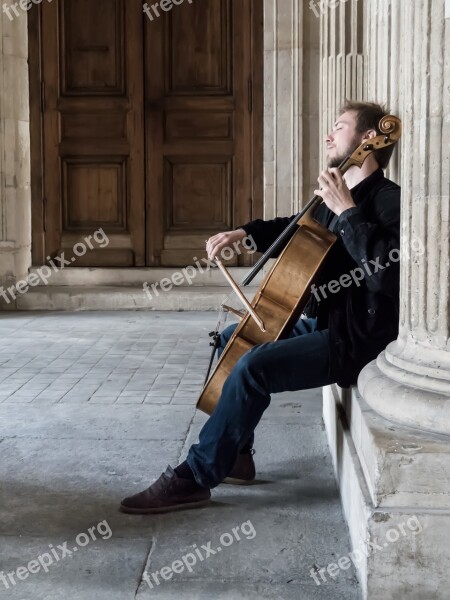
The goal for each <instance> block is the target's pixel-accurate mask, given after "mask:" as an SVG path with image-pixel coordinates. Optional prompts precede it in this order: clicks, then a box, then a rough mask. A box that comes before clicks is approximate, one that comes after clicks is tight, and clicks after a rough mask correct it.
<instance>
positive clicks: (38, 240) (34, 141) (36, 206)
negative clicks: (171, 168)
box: [27, 0, 264, 268]
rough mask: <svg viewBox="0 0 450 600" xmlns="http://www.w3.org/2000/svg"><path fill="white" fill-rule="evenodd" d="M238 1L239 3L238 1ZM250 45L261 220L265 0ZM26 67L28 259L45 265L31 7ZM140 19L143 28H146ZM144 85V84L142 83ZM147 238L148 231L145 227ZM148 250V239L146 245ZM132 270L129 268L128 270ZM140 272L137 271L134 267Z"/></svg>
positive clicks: (36, 24)
mask: <svg viewBox="0 0 450 600" xmlns="http://www.w3.org/2000/svg"><path fill="white" fill-rule="evenodd" d="M237 1H240V0H237ZM250 2H251V11H252V18H251V26H252V39H253V44H252V48H251V65H252V73H251V77H252V81H253V94H252V113H251V117H250V119H251V129H252V141H253V143H252V161H251V165H250V167H251V169H252V178H251V179H252V188H253V189H252V205H251V206H252V209H251V210H252V214H251V219H259V218H262V217H263V208H264V181H263V179H264V162H263V160H264V157H263V153H264V144H263V140H264V0H250ZM27 16H28V65H29V98H30V157H31V158H30V167H31V173H30V176H31V180H30V189H31V255H32V265H42V264H44V263H45V262H46V251H45V226H46V206H45V197H44V152H43V114H44V108H45V107H44V105H43V101H44V98H43V93H42V92H43V81H42V28H41V19H42V11H41V6H40V5H33V7H32V10H30V11H29V12H28V15H27ZM144 17H145V15H143V20H142V27H144V26H145V21H144ZM143 85H144V80H143ZM145 231H146V235H148V234H147V231H148V228H147V226H146V227H145ZM146 245H147V247H148V239H147V241H146ZM75 268H76V267H75ZM130 268H131V267H130ZM137 268H139V267H137Z"/></svg>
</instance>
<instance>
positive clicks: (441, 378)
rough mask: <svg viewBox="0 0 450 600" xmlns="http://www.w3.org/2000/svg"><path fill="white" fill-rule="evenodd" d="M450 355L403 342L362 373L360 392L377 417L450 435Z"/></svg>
mask: <svg viewBox="0 0 450 600" xmlns="http://www.w3.org/2000/svg"><path fill="white" fill-rule="evenodd" d="M448 355H449V353H448V352H444V351H442V350H437V349H434V348H429V347H426V346H421V347H418V346H417V344H416V345H414V344H412V343H409V342H408V341H406V342H405V341H403V340H401V339H398V340H396V341H395V342H393V343H392V344H389V346H388V347H387V349H386V350H385V351H384V352H382V353H381V354H380V355H379V356H378V358H377V359H376V361H372V362H371V363H369V364H368V365H367V366H366V367H364V369H363V370H362V371H361V373H360V375H359V378H358V388H359V391H360V393H361V394H362V395H363V397H364V399H365V400H366V401H367V403H368V404H369V406H371V407H372V408H373V409H374V410H375V411H376V412H377V413H379V414H381V415H383V417H385V418H387V419H391V420H393V421H396V422H397V423H401V424H406V425H409V426H411V427H417V428H418V429H421V430H427V431H430V432H434V433H442V434H445V435H450V364H448V363H449V356H448Z"/></svg>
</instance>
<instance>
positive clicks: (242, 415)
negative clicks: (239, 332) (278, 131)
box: [121, 102, 400, 514]
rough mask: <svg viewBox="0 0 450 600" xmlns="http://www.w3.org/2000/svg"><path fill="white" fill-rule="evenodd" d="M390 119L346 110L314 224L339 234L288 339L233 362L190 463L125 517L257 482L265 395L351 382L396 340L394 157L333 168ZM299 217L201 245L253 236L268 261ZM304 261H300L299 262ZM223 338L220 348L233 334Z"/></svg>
mask: <svg viewBox="0 0 450 600" xmlns="http://www.w3.org/2000/svg"><path fill="white" fill-rule="evenodd" d="M386 114H387V113H386V112H385V111H384V110H383V108H382V107H381V106H379V105H377V104H372V103H356V102H349V103H347V104H346V105H345V106H344V107H343V108H342V109H341V111H340V115H339V117H338V119H337V121H336V123H335V125H334V127H333V131H332V132H331V133H330V134H329V135H328V136H327V138H326V144H327V160H328V169H326V170H325V171H324V172H323V173H322V174H321V175H320V176H319V178H318V181H319V186H318V187H319V188H320V189H318V190H316V191H315V193H316V194H317V195H319V196H320V197H322V198H323V203H322V204H321V205H320V206H319V207H318V208H317V210H316V212H315V215H314V216H315V218H316V219H317V220H318V221H319V222H320V223H322V224H323V225H324V226H326V227H328V228H329V229H330V230H332V231H334V233H336V235H337V237H338V240H337V242H336V243H335V244H334V246H333V249H332V253H331V254H330V255H329V256H328V257H327V259H326V263H325V268H324V270H323V271H322V272H321V277H320V282H318V284H317V287H316V286H312V288H311V291H312V293H311V298H310V301H309V302H308V306H307V309H306V311H305V312H307V316H309V318H302V319H300V320H299V322H298V323H297V324H296V326H295V328H294V329H293V331H292V333H291V335H290V337H288V338H286V339H283V340H278V341H274V342H269V343H266V344H261V345H257V346H255V347H253V348H252V349H251V350H250V351H249V352H247V353H246V354H245V355H244V356H242V357H241V359H240V360H239V361H238V362H237V363H236V365H235V367H234V369H233V371H232V372H231V374H230V375H229V377H228V378H227V380H226V382H225V384H224V386H223V390H222V394H221V397H220V399H219V401H218V404H217V406H216V408H215V410H214V412H213V413H212V415H211V416H210V418H209V419H208V421H207V422H206V423H205V425H204V427H203V428H202V430H201V432H200V436H199V443H198V444H194V445H192V446H191V448H190V450H189V453H188V455H187V458H186V460H185V461H184V462H183V463H181V464H180V465H179V466H177V467H176V468H175V469H173V468H172V467H170V466H169V467H168V468H167V469H166V471H165V472H164V473H163V474H162V475H161V477H160V478H159V479H158V480H157V481H156V482H155V483H153V484H152V485H151V486H150V487H149V488H148V489H146V490H144V491H143V492H140V493H138V494H136V495H134V496H131V497H129V498H126V499H125V500H123V502H122V504H121V510H122V511H124V512H127V513H134V514H146V513H158V512H167V511H171V510H176V509H179V508H189V507H196V506H202V505H204V504H206V503H207V502H208V501H209V500H210V497H211V492H210V490H211V488H214V487H216V486H217V485H219V484H220V483H221V482H223V481H224V479H225V481H227V482H229V483H245V482H251V481H252V480H253V479H254V476H255V470H254V463H253V457H252V453H253V451H252V447H253V433H254V430H255V428H256V426H257V425H258V423H259V421H260V419H261V417H262V415H263V413H264V411H265V410H266V408H267V407H268V406H269V403H270V398H271V394H273V393H277V392H285V391H295V390H305V389H309V388H316V387H321V386H324V385H329V384H331V383H335V382H337V383H338V384H339V385H341V386H344V387H346V386H349V385H352V384H354V383H356V380H357V376H358V374H359V372H360V370H361V369H362V368H363V367H364V365H366V364H367V363H368V362H369V361H371V360H373V359H374V358H376V356H377V355H378V354H379V353H380V352H381V351H382V350H383V349H384V348H385V347H386V345H387V344H388V343H389V342H390V341H392V340H394V339H395V338H396V337H397V334H398V321H399V262H398V261H399V235H400V188H399V186H397V185H396V184H395V183H393V182H392V181H389V180H388V179H386V178H385V177H384V173H383V169H385V168H386V167H387V164H388V162H389V159H390V156H391V153H392V148H385V149H383V150H378V151H376V152H374V153H373V154H371V155H370V156H369V157H368V158H367V160H366V161H365V163H364V165H363V166H362V168H361V169H360V168H358V167H356V166H353V167H351V168H350V169H349V170H348V171H347V173H346V174H345V175H344V177H342V175H341V173H340V171H339V169H337V168H336V167H337V166H338V165H339V164H341V162H342V161H343V160H344V159H345V158H346V157H347V156H349V155H350V154H352V153H353V151H354V150H355V149H356V148H357V147H358V146H359V145H361V144H362V143H363V142H364V141H365V140H369V139H370V138H372V137H375V136H376V135H379V134H380V133H381V132H380V131H379V130H378V124H379V122H380V119H381V118H382V117H383V116H385V115H386ZM293 218H295V216H293V217H287V218H277V219H273V220H272V221H262V220H256V221H252V222H250V223H248V224H247V225H244V226H242V227H240V228H238V229H237V230H235V231H231V232H227V233H220V234H218V235H215V236H214V237H212V238H210V239H209V240H208V243H207V252H208V256H209V258H211V259H212V258H214V257H215V256H216V255H217V254H218V252H220V250H221V249H222V248H224V247H228V246H232V244H233V243H234V242H236V241H237V240H241V239H243V238H244V237H245V236H247V235H251V236H252V237H253V239H254V241H255V244H256V247H257V249H258V251H260V252H265V251H266V250H267V249H268V248H269V247H270V245H271V244H272V242H273V241H274V240H275V239H276V238H277V237H278V236H279V234H280V233H281V232H282V231H283V230H284V229H285V228H286V227H287V225H289V223H290V221H291V220H292V219H293ZM301 260H302V257H301V256H299V261H301ZM234 327H236V326H235V325H234V326H231V328H230V327H229V328H227V329H226V330H225V332H224V333H223V334H222V349H223V347H224V345H225V344H226V342H227V340H228V339H229V337H230V336H231V333H232V331H233V328H234Z"/></svg>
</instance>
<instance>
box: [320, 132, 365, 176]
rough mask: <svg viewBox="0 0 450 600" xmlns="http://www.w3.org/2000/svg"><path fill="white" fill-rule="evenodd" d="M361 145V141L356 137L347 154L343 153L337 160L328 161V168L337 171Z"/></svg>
mask: <svg viewBox="0 0 450 600" xmlns="http://www.w3.org/2000/svg"><path fill="white" fill-rule="evenodd" d="M359 145H360V143H359V139H358V138H357V137H356V136H355V137H354V138H353V140H352V141H351V142H350V143H349V144H348V146H347V148H346V150H345V152H342V153H341V154H339V156H336V157H335V158H330V159H329V160H328V161H327V165H328V168H329V169H335V168H337V167H339V166H340V165H341V163H342V162H343V161H344V160H345V159H346V158H348V157H349V156H350V155H351V154H353V152H354V151H355V150H356V148H358V146H359Z"/></svg>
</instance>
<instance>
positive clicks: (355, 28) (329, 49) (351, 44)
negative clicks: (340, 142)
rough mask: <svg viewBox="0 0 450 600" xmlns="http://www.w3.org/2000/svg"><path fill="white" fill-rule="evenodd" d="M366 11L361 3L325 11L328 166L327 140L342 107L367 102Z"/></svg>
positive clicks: (324, 114)
mask: <svg viewBox="0 0 450 600" xmlns="http://www.w3.org/2000/svg"><path fill="white" fill-rule="evenodd" d="M318 6H319V5H318ZM364 10H365V3H363V2H359V1H358V0H350V1H347V2H339V3H332V2H327V3H324V4H323V6H322V8H321V42H322V43H321V49H322V52H321V54H322V58H321V77H320V81H321V88H320V89H321V94H320V107H321V111H320V114H321V127H320V148H321V155H322V161H321V162H322V165H323V166H325V163H326V160H325V151H326V149H325V144H324V139H325V136H326V135H327V133H328V132H329V131H330V130H331V128H332V127H333V124H334V122H335V120H336V116H337V113H338V110H339V108H340V106H341V105H342V104H343V103H344V102H345V100H346V99H349V100H350V99H352V100H363V99H364V96H365V91H366V87H367V86H366V72H365V71H366V64H365V63H366V57H365V54H364V45H363V42H364V36H363V22H364ZM348 24H352V27H348Z"/></svg>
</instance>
